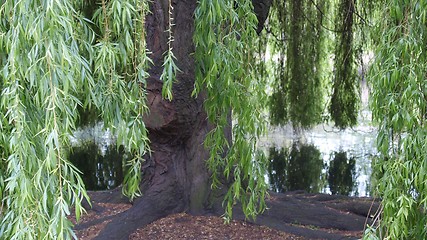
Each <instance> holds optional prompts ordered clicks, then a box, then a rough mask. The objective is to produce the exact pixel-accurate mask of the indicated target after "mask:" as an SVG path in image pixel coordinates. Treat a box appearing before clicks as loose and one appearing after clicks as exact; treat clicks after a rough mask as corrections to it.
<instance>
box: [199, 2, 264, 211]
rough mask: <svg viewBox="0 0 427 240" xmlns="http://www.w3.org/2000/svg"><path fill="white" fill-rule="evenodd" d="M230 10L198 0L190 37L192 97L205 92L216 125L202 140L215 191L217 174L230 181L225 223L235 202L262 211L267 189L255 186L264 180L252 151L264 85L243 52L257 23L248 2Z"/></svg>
mask: <svg viewBox="0 0 427 240" xmlns="http://www.w3.org/2000/svg"><path fill="white" fill-rule="evenodd" d="M234 6H235V4H234V1H227V0H214V1H200V2H199V5H198V7H197V9H196V12H195V17H196V30H195V34H194V42H195V45H196V53H195V58H196V63H197V64H198V65H197V67H196V83H195V91H194V93H193V94H197V93H199V92H200V91H202V90H203V89H205V91H206V92H207V95H208V97H207V100H206V101H205V107H206V111H207V113H208V118H209V121H210V122H211V123H213V124H214V126H215V128H214V129H213V130H212V131H211V132H210V133H209V135H208V137H207V139H206V141H205V144H206V146H207V147H208V148H209V149H210V158H209V160H208V167H209V169H210V170H211V171H212V172H213V176H212V178H213V185H214V186H218V185H219V184H220V181H219V180H218V177H219V175H224V176H225V177H226V178H232V179H233V183H232V185H231V186H230V188H229V189H230V190H229V191H228V193H227V195H226V199H225V202H224V204H225V205H226V216H227V218H228V219H229V218H230V217H231V214H232V207H233V205H234V204H235V203H236V201H240V202H241V203H242V205H243V211H244V213H245V214H246V215H247V216H251V217H254V216H255V215H256V214H257V213H259V212H260V211H263V210H264V209H265V203H264V197H265V193H266V187H267V186H266V184H265V182H264V181H257V179H258V180H259V179H263V176H264V171H265V166H264V164H265V162H264V161H263V158H258V157H257V153H256V151H255V149H256V143H257V138H258V137H259V136H260V134H261V133H262V132H263V125H262V122H263V119H264V117H263V115H262V113H261V109H262V103H263V102H264V98H263V96H264V95H265V93H264V92H263V87H262V86H263V84H265V83H263V82H262V80H260V82H259V83H258V84H259V85H258V84H255V81H254V79H257V76H256V75H255V74H254V72H253V70H254V68H253V66H252V64H254V63H255V59H254V58H253V54H254V52H252V51H253V50H252V49H251V48H247V47H246V46H252V45H253V42H254V39H256V36H257V35H256V31H255V30H256V26H257V25H256V21H257V20H256V16H255V15H254V14H253V7H252V4H251V3H250V2H249V1H244V0H240V1H237V6H238V7H237V8H234ZM230 113H231V114H232V116H233V119H234V121H235V124H234V125H233V143H232V144H230V143H229V142H228V139H227V138H226V136H225V135H224V133H225V129H226V128H229V127H230V126H229V121H228V120H229V118H230V115H229V114H230ZM224 156H225V157H224ZM220 170H222V172H220Z"/></svg>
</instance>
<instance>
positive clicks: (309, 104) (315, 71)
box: [270, 0, 328, 128]
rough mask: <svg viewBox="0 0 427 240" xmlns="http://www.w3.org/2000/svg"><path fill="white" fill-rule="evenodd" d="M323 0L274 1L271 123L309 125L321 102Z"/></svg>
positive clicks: (320, 110) (316, 119) (318, 113)
mask: <svg viewBox="0 0 427 240" xmlns="http://www.w3.org/2000/svg"><path fill="white" fill-rule="evenodd" d="M326 9H328V3H327V2H324V1H308V0H306V1H274V2H273V7H272V13H271V15H270V16H271V17H270V19H271V22H270V26H271V29H270V31H271V36H270V42H271V44H272V54H273V57H274V56H277V58H278V60H277V62H278V64H274V65H273V66H274V75H275V79H276V80H275V83H273V84H274V90H273V94H272V97H271V100H270V106H271V107H270V114H271V120H272V123H273V124H279V125H283V124H286V123H287V122H292V123H293V124H294V126H301V127H303V128H307V127H311V126H313V125H314V124H316V123H319V122H321V120H322V113H323V110H324V109H323V104H324V93H325V91H324V88H325V79H324V74H323V71H324V70H325V67H326V66H325V63H324V61H325V54H326V52H325V47H326V44H325V40H326V37H327V36H326V32H325V29H324V28H323V27H322V26H323V25H324V24H325V23H326V19H325V18H324V17H323V12H325V10H326Z"/></svg>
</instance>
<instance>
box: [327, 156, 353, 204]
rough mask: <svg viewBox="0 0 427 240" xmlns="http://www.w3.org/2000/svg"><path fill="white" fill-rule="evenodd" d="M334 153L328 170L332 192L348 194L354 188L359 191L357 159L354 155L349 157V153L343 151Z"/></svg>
mask: <svg viewBox="0 0 427 240" xmlns="http://www.w3.org/2000/svg"><path fill="white" fill-rule="evenodd" d="M333 155H334V156H333V159H332V160H331V161H330V163H329V170H328V173H329V174H328V183H329V189H330V190H331V192H332V194H341V195H346V196H348V195H350V193H351V192H352V191H353V189H356V191H357V184H356V159H355V158H354V157H351V158H350V159H349V158H348V157H347V153H346V152H343V151H340V152H334V153H333ZM355 195H358V194H357V193H356V194H355Z"/></svg>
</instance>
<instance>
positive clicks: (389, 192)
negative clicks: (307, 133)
mask: <svg viewBox="0 0 427 240" xmlns="http://www.w3.org/2000/svg"><path fill="white" fill-rule="evenodd" d="M382 7H383V8H382V10H381V12H380V13H379V18H378V19H380V21H378V25H377V26H376V27H375V29H374V32H373V34H372V36H376V37H375V38H374V41H375V42H374V45H375V46H377V47H376V49H375V56H376V58H375V62H374V64H373V66H372V68H371V70H370V78H369V79H370V83H371V84H372V88H373V93H372V99H371V106H372V113H373V117H374V118H375V120H376V121H377V122H378V123H379V132H378V137H377V145H378V149H379V151H380V153H381V156H380V158H379V159H378V160H377V165H376V169H375V170H376V171H375V174H376V177H377V178H379V179H378V185H377V191H378V193H379V196H380V197H381V198H382V212H381V214H380V216H379V221H378V222H379V227H377V228H374V229H369V231H368V232H369V233H370V234H369V237H372V238H377V239H424V238H425V236H427V215H426V209H427V175H426V173H427V161H426V159H427V148H426V143H425V142H426V141H425V140H426V136H427V125H426V117H427V113H426V109H427V85H426V82H427V80H426V69H427V64H426V63H427V52H426V48H425V46H426V45H427V39H426V33H427V20H426V19H427V10H426V9H427V1H387V2H384V3H383V5H382ZM374 233H375V234H374ZM367 236H368V235H367Z"/></svg>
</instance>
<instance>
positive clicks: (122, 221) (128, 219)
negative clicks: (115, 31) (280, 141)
mask: <svg viewBox="0 0 427 240" xmlns="http://www.w3.org/2000/svg"><path fill="white" fill-rule="evenodd" d="M196 2H197V1H196V0H186V1H184V0H180V1H173V7H174V11H173V14H174V15H173V18H174V23H175V27H174V28H173V35H174V38H175V41H174V42H173V49H174V54H175V56H176V58H177V65H178V67H179V68H180V70H181V71H182V72H180V73H179V74H178V75H177V82H176V83H175V84H174V86H173V100H172V101H170V102H169V101H167V100H164V99H163V98H162V96H161V90H162V82H161V81H160V75H161V72H162V64H163V53H164V52H165V50H166V49H167V34H166V32H165V30H166V26H167V24H168V14H167V11H168V1H167V0H166V1H165V0H156V1H153V2H152V3H151V14H150V15H149V16H148V18H147V19H146V30H147V45H148V48H149V50H150V51H151V52H152V55H151V56H150V57H151V59H152V60H153V66H152V67H151V69H150V78H149V79H148V86H147V90H148V105H149V108H150V113H149V115H148V116H146V118H145V119H144V121H145V123H146V126H147V128H148V129H149V138H150V141H151V149H152V151H153V152H152V154H151V157H150V158H149V159H147V161H146V163H145V165H144V166H143V169H142V172H143V183H142V190H143V196H142V197H141V198H138V199H136V200H135V202H134V205H133V207H132V208H131V209H130V210H128V211H126V212H125V213H123V214H121V215H120V216H118V217H116V218H115V219H113V221H112V222H111V223H110V224H109V225H108V226H107V227H106V228H105V230H103V231H102V232H101V233H100V235H99V236H98V238H97V239H127V238H128V235H129V234H131V233H132V232H133V231H134V230H136V229H137V228H138V227H141V226H144V225H146V224H149V223H150V222H152V221H154V220H156V219H158V218H161V217H164V216H166V215H168V214H171V213H176V212H182V211H187V212H190V213H195V214H202V213H204V212H205V211H206V210H208V209H210V208H211V207H212V205H211V203H214V198H215V196H214V195H212V191H211V189H210V180H209V177H210V175H209V173H208V171H207V168H206V165H205V160H206V159H207V158H208V154H209V152H208V149H206V148H205V147H204V144H203V142H204V139H205V137H206V134H207V133H208V132H209V130H210V129H211V126H210V125H209V123H208V120H207V116H206V113H205V111H204V108H203V101H204V99H205V97H204V95H203V93H202V94H200V95H199V96H198V97H197V98H194V97H191V92H192V90H193V88H194V81H195V74H194V59H193V57H192V56H191V54H192V53H193V52H194V45H193V40H192V38H193V32H194V19H193V16H194V10H195V8H196ZM229 134H230V133H229ZM230 136H231V134H230Z"/></svg>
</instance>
